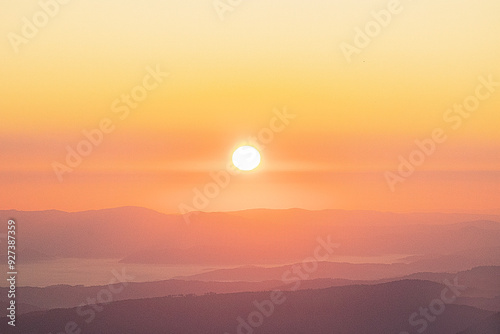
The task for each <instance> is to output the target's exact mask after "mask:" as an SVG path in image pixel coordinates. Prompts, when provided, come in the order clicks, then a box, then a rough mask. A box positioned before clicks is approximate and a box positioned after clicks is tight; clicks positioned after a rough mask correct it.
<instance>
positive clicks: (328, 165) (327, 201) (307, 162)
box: [0, 0, 500, 213]
mask: <svg viewBox="0 0 500 334" xmlns="http://www.w3.org/2000/svg"><path fill="white" fill-rule="evenodd" d="M61 2H62V3H64V2H66V3H64V4H62V3H59V2H55V0H42V1H40V2H38V1H22V2H4V3H2V4H0V36H3V38H2V39H1V42H0V56H1V58H2V62H1V63H0V69H1V72H0V73H1V74H2V75H1V76H0V91H1V92H2V98H1V99H0V112H1V119H2V120H1V125H0V161H1V164H0V209H17V210H47V209H58V210H65V211H79V210H89V209H100V208H108V207H117V206H126V205H134V206H143V207H147V208H151V209H155V210H157V211H160V212H166V213H178V212H184V211H185V210H202V211H231V210H240V209H248V208H291V207H299V208H305V209H313V210H316V209H352V210H354V209H367V210H380V211H396V212H407V211H461V212H462V211H477V210H490V209H498V208H499V206H500V205H499V204H498V202H499V201H498V199H499V198H498V189H499V185H500V155H499V154H498V151H499V149H500V131H498V129H499V126H500V113H499V112H498V110H499V107H500V86H498V84H495V83H496V82H500V69H499V63H498V59H499V57H500V43H499V42H500V40H499V39H500V21H498V17H499V14H500V3H499V2H498V1H497V0H484V1H480V2H477V1H472V0H453V1H451V0H444V1H439V2H436V1H428V0H419V1H410V0H406V1H400V2H398V1H396V0H390V1H379V0H376V1H368V0H365V1H346V0H345V1H340V0H334V1H319V0H316V1H308V2H305V1H298V0H275V1H241V2H240V3H239V4H238V2H237V1H232V2H231V3H233V4H234V5H229V2H227V1H212V0H169V1H164V0H162V1H160V0H148V1H131V0H126V1H125V0H121V1H118V0H109V1H104V2H103V1H97V0H87V1H77V0H73V1H67V0H66V1H61ZM215 5H217V6H215ZM42 7H43V8H45V9H46V10H47V11H48V12H49V14H51V15H48V14H44V12H42V10H43V9H42ZM228 8H229V9H228ZM387 14H388V16H387ZM44 15H45V16H44ZM44 18H45V21H44ZM377 18H378V20H379V21H377ZM27 22H28V23H27ZM378 22H381V23H378ZM35 23H38V25H39V26H38V27H37V26H36V25H34V24H35ZM30 25H31V27H30ZM33 28H34V29H33ZM366 29H375V30H368V32H369V34H370V35H371V36H370V35H367V33H366ZM360 30H361V31H365V32H364V33H362V34H363V35H364V36H361V35H360V34H359V31H360ZM360 36H361V37H360ZM360 41H361V42H360ZM346 45H349V47H350V49H349V50H353V48H355V50H356V52H354V53H351V54H349V55H348V54H346V52H345V50H346ZM485 82H486V83H487V82H489V85H485ZM144 87H146V88H148V89H146V88H144ZM134 94H135V95H134ZM141 94H142V95H141ZM477 94H479V95H477ZM127 95H128V96H137V97H140V101H139V100H138V101H136V102H134V101H130V100H129V102H128V103H129V104H128V105H127V102H124V100H122V99H123V96H127ZM477 96H480V97H481V99H479V98H477V99H476V101H477V100H479V104H478V105H477V106H476V107H475V108H474V111H473V112H466V111H465V112H464V111H462V112H461V113H458V112H457V111H454V109H453V108H454V106H455V105H460V104H463V103H465V101H468V102H471V101H472V102H474V101H475V100H474V98H472V99H471V98H470V97H477ZM450 108H451V111H450ZM462 110H463V109H462ZM278 115H279V116H278ZM283 115H288V116H286V117H285V116H283ZM95 129H99V130H97V131H98V132H100V133H101V134H102V138H101V136H100V135H96V137H95V138H94V139H95V142H96V143H97V144H95V145H94V144H92V146H91V147H90V148H89V147H86V146H85V144H82V141H86V140H87V138H86V137H85V135H84V132H85V131H86V132H87V133H88V132H90V133H94V134H95V133H96V132H95V131H94V130H95ZM103 129H104V130H105V131H103ZM92 131H94V132H92ZM435 131H438V133H439V131H441V132H440V133H441V135H439V136H436V133H435ZM259 134H260V135H261V137H260V139H259ZM433 136H435V138H434V137H433ZM255 137H256V138H257V139H251V138H255ZM96 138H97V139H96ZM262 138H264V139H262ZM436 138H439V143H438V142H437V141H435V140H434V139H436ZM430 139H432V140H433V141H434V146H433V145H432V144H428V143H429V140H430ZM415 141H419V142H420V143H427V144H428V145H430V146H425V145H424V146H423V147H427V148H428V152H427V153H425V152H424V153H414V152H415V150H418V149H419V146H418V145H417V144H416V142H415ZM249 142H253V143H254V145H257V144H258V145H260V149H261V154H262V163H261V165H260V166H259V167H258V168H257V169H256V170H255V171H252V172H248V173H239V174H236V175H232V174H229V173H230V172H232V171H231V167H230V166H228V164H230V157H231V154H232V152H233V151H234V150H235V149H236V148H237V147H238V146H241V145H243V144H248V143H249ZM78 145H80V149H83V150H84V149H87V151H82V152H85V153H86V155H85V156H83V155H81V156H80V159H78V158H77V159H76V160H74V161H73V162H75V161H76V163H74V164H73V165H74V166H70V165H69V164H68V162H67V155H68V148H69V150H77V147H78ZM423 154H424V155H423ZM422 157H423V158H422ZM401 158H402V159H406V160H407V161H410V160H412V159H411V158H414V159H413V160H414V161H418V164H413V165H412V166H411V167H408V165H407V163H406V164H405V165H406V167H401V168H400V165H401V164H402V162H401V161H402V160H401ZM415 159H416V160H415ZM419 159H420V160H419ZM80 160H81V161H80ZM421 160H423V162H422V161H421ZM410 164H411V162H410ZM55 166H57V167H55ZM62 166H66V167H62ZM398 168H399V169H400V170H399V171H398ZM405 168H406V169H405ZM69 170H71V171H69ZM410 170H411V172H410ZM57 171H58V172H57ZM213 175H218V179H217V181H218V182H219V183H217V182H215V181H214V177H213ZM200 194H201V195H200Z"/></svg>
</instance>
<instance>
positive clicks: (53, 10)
mask: <svg viewBox="0 0 500 334" xmlns="http://www.w3.org/2000/svg"><path fill="white" fill-rule="evenodd" d="M70 2H71V0H40V1H39V2H38V6H39V7H40V9H39V10H38V11H36V12H35V13H34V14H33V15H32V16H31V18H28V17H26V16H23V17H22V18H21V29H20V34H18V33H15V32H9V33H8V34H7V39H8V40H9V43H10V45H11V46H12V49H13V50H14V52H15V53H16V54H18V53H19V47H20V46H21V45H23V44H24V45H25V44H28V43H29V42H30V41H31V40H33V39H34V38H35V37H36V36H38V34H39V33H40V29H43V28H45V27H46V26H47V24H49V22H50V20H51V19H53V18H54V17H56V16H57V15H58V14H59V12H60V10H61V5H66V4H68V3H70Z"/></svg>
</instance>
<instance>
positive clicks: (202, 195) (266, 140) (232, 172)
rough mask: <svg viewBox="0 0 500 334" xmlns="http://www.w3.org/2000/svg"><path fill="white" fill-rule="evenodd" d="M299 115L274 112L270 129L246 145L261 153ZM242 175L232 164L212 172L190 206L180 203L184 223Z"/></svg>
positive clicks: (254, 137)
mask: <svg viewBox="0 0 500 334" xmlns="http://www.w3.org/2000/svg"><path fill="white" fill-rule="evenodd" d="M296 117H297V115H295V114H291V113H289V112H288V110H287V108H286V107H285V108H283V110H278V109H275V110H273V117H271V119H270V120H269V124H268V127H265V128H262V129H261V130H260V131H259V132H258V133H257V135H256V136H252V137H249V138H247V140H246V142H245V145H249V146H253V147H255V148H256V149H257V150H259V151H263V150H265V148H266V147H267V146H268V145H269V144H270V143H271V142H272V141H273V140H274V137H275V134H277V133H280V132H283V131H284V130H285V129H286V128H287V127H288V126H289V125H290V123H291V121H292V120H293V119H295V118H296ZM252 154H253V153H252V152H249V156H248V157H247V158H248V160H249V161H252V159H253V158H254V156H253V155H252ZM240 173H242V172H241V171H240V170H239V169H237V168H236V167H235V166H234V165H233V164H232V163H231V162H228V163H227V164H226V168H225V169H223V170H219V171H217V172H210V173H209V176H210V178H211V180H212V181H210V182H207V183H206V184H205V185H203V186H202V187H200V188H198V187H195V188H194V189H193V193H194V196H193V198H192V200H191V203H190V204H186V203H180V204H179V212H180V213H181V214H182V215H183V218H184V221H185V222H186V223H187V224H189V223H190V217H191V215H192V214H197V213H199V211H202V210H203V209H205V208H206V207H208V205H209V204H210V201H211V200H213V199H214V198H216V197H217V196H219V194H220V192H221V190H223V189H226V188H227V187H228V186H229V184H230V183H231V178H232V177H233V176H236V175H239V174H240Z"/></svg>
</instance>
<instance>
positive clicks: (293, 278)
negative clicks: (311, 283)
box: [224, 235, 340, 334]
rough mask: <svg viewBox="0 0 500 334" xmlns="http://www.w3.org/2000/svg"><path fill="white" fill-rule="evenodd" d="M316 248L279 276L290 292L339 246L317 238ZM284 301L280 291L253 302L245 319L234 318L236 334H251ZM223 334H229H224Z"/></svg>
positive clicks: (329, 239) (284, 298)
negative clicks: (267, 297) (309, 255)
mask: <svg viewBox="0 0 500 334" xmlns="http://www.w3.org/2000/svg"><path fill="white" fill-rule="evenodd" d="M316 240H317V242H318V244H319V245H318V246H316V248H315V249H314V251H313V256H311V257H308V258H306V259H304V260H302V263H301V264H295V265H293V266H292V267H291V268H290V269H289V270H287V271H285V272H284V273H283V274H282V275H281V282H282V283H283V284H284V285H291V284H293V286H290V291H296V290H298V289H299V288H300V285H301V284H302V281H304V280H306V279H308V278H309V277H310V276H311V274H313V273H314V272H315V271H316V270H318V262H321V261H326V260H328V258H329V257H330V256H331V255H332V254H333V252H334V250H335V249H336V248H339V246H340V244H335V243H333V242H332V240H331V236H330V235H329V236H328V237H327V238H326V241H325V240H323V239H322V238H320V237H318V238H317V239H316ZM285 301H286V295H285V292H283V291H280V290H273V291H271V292H270V294H269V299H266V300H263V301H261V302H259V301H258V300H254V301H253V303H252V304H253V305H254V307H255V310H254V311H252V312H250V313H249V314H248V315H247V317H246V319H244V318H243V317H241V316H239V317H238V318H236V322H237V323H238V325H237V326H236V334H252V333H254V331H255V329H257V328H259V327H260V326H262V325H263V324H264V321H265V319H266V318H269V317H271V316H272V315H273V313H274V311H275V310H276V307H277V306H279V305H282V304H283V303H285ZM224 334H229V333H227V332H225V333H224Z"/></svg>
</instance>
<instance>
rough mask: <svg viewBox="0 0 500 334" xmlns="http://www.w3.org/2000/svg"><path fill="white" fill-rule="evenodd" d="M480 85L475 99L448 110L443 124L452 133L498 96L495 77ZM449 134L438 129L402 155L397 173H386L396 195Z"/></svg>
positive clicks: (482, 77)
mask: <svg viewBox="0 0 500 334" xmlns="http://www.w3.org/2000/svg"><path fill="white" fill-rule="evenodd" d="M478 81H479V84H478V85H477V86H476V89H475V91H474V94H473V95H469V96H467V97H466V98H465V99H464V100H463V102H462V103H457V104H454V105H453V107H451V108H449V109H447V110H446V111H445V112H444V114H443V121H444V122H445V123H447V124H448V126H449V127H450V128H451V129H452V130H458V129H459V128H460V127H461V126H462V124H463V122H464V120H466V119H468V118H469V117H471V116H472V113H474V112H475V111H477V110H478V109H479V107H480V106H481V102H484V101H486V100H488V99H489V98H491V96H492V95H493V94H494V93H495V92H496V90H497V87H499V86H500V82H497V81H494V79H493V75H491V74H490V75H488V76H487V77H485V76H480V77H479V78H478ZM446 133H447V131H446V130H445V129H444V128H442V127H438V128H435V129H434V130H432V131H431V134H430V136H429V137H428V138H424V139H422V140H418V139H417V140H415V146H416V148H415V149H414V150H413V151H411V152H410V153H409V154H408V155H407V156H406V157H404V156H402V155H400V156H399V157H398V160H399V165H398V167H397V171H386V172H385V173H384V178H385V180H386V182H387V185H388V186H389V189H390V190H391V191H392V192H395V191H396V185H397V184H399V183H403V182H404V181H405V180H406V179H408V178H409V177H410V176H412V175H413V173H414V172H415V171H416V169H417V167H420V166H422V165H423V164H424V163H425V162H426V161H427V159H428V158H429V157H430V156H431V155H433V154H434V153H435V152H436V150H437V147H438V145H442V144H443V143H444V142H446V141H447V140H448V135H447V134H446Z"/></svg>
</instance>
